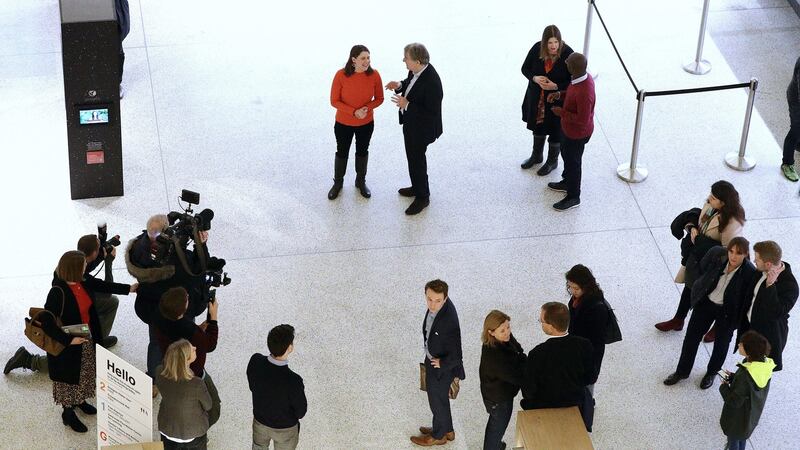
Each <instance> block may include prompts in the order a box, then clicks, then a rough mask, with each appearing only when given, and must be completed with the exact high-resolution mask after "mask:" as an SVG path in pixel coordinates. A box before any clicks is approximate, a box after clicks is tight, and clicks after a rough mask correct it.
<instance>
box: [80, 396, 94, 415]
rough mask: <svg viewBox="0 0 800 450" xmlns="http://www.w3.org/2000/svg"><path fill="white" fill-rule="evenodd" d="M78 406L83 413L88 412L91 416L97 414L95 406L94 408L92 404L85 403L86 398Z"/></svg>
mask: <svg viewBox="0 0 800 450" xmlns="http://www.w3.org/2000/svg"><path fill="white" fill-rule="evenodd" d="M78 408H80V409H81V411H83V413H84V414H88V415H90V416H93V415H95V414H97V408H95V407H94V406H92V405H90V404H88V403H86V400H84V401H83V403H81V404H80V405H78Z"/></svg>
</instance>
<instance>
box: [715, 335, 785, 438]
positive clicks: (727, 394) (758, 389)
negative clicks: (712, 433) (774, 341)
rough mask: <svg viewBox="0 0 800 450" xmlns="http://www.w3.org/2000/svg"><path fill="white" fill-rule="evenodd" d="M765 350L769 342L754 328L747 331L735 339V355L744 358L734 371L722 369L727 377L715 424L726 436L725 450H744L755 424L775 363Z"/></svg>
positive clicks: (759, 414)
mask: <svg viewBox="0 0 800 450" xmlns="http://www.w3.org/2000/svg"><path fill="white" fill-rule="evenodd" d="M769 352H770V345H769V341H767V339H766V338H765V337H764V336H762V335H760V334H758V333H757V332H755V331H752V330H751V331H748V332H746V333H745V334H744V335H742V338H741V340H740V341H739V354H740V355H742V356H744V357H745V359H744V361H742V362H741V363H739V364H737V366H738V369H737V370H736V372H735V373H731V372H728V371H725V372H726V373H727V375H728V376H727V377H725V378H724V379H723V380H724V381H723V383H722V384H721V385H720V387H719V393H720V394H722V400H723V401H724V402H725V404H724V405H723V406H722V415H721V416H720V418H719V424H720V426H721V427H722V432H723V433H725V436H727V437H728V443H727V445H726V446H725V448H726V449H727V450H744V448H745V445H746V444H747V439H748V438H749V437H750V435H751V434H753V430H755V428H756V425H758V420H759V419H760V418H761V412H762V411H763V410H764V404H765V403H766V401H767V394H769V384H770V383H769V381H770V379H771V378H772V371H773V370H774V369H775V362H774V361H772V359H771V358H768V357H767V355H768V354H769Z"/></svg>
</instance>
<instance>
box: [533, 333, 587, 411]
mask: <svg viewBox="0 0 800 450" xmlns="http://www.w3.org/2000/svg"><path fill="white" fill-rule="evenodd" d="M595 381H597V373H596V372H595V369H594V357H593V352H592V343H591V342H589V340H588V339H585V338H582V337H579V336H573V335H567V336H564V337H551V338H549V339H547V340H546V341H544V342H542V343H541V344H539V345H537V346H536V347H534V348H533V350H531V351H530V353H528V361H527V364H526V366H525V383H524V384H523V385H522V401H521V402H520V405H521V406H522V408H523V409H538V408H563V407H567V406H577V405H581V404H582V403H583V400H584V390H585V389H584V388H585V387H586V386H588V385H590V384H594V382H595Z"/></svg>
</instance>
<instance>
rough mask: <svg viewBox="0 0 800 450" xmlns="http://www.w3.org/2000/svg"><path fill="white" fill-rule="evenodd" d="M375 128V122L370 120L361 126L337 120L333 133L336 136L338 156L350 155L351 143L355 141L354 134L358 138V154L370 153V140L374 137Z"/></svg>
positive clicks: (345, 156) (346, 156)
mask: <svg viewBox="0 0 800 450" xmlns="http://www.w3.org/2000/svg"><path fill="white" fill-rule="evenodd" d="M374 130H375V122H370V123H368V124H366V125H361V126H360V127H353V126H350V125H345V124H342V123H339V122H336V124H335V125H334V126H333V134H334V135H335V136H336V157H337V158H344V159H347V158H348V157H349V156H350V145H351V144H352V143H353V136H355V138H356V156H367V155H369V141H370V139H372V132H373V131H374Z"/></svg>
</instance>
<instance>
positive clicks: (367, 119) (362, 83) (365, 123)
mask: <svg viewBox="0 0 800 450" xmlns="http://www.w3.org/2000/svg"><path fill="white" fill-rule="evenodd" d="M381 103H383V83H382V81H381V76H380V74H378V71H377V70H375V69H373V68H372V66H371V65H370V55H369V49H368V48H367V47H365V46H363V45H354V46H353V48H351V49H350V56H349V57H348V58H347V62H345V65H344V68H342V69H340V70H339V71H338V72H336V75H335V76H334V77H333V84H332V85H331V105H332V106H333V107H334V108H336V124H335V125H334V126H333V132H334V135H335V136H336V159H335V162H334V170H333V187H331V189H330V191H328V199H330V200H333V199H335V198H336V197H338V196H339V192H340V191H341V190H342V185H343V184H344V174H345V172H346V171H347V159H348V157H349V154H350V144H351V143H352V142H353V136H355V138H356V187H357V188H358V190H359V192H360V193H361V195H362V196H363V197H364V198H370V197H371V196H372V193H371V192H370V190H369V188H368V187H367V183H366V181H365V180H366V175H367V162H368V160H369V151H368V149H369V141H370V139H371V138H372V132H373V130H374V129H375V123H374V122H373V118H372V111H373V110H374V109H375V108H377V107H378V106H380V105H381Z"/></svg>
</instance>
